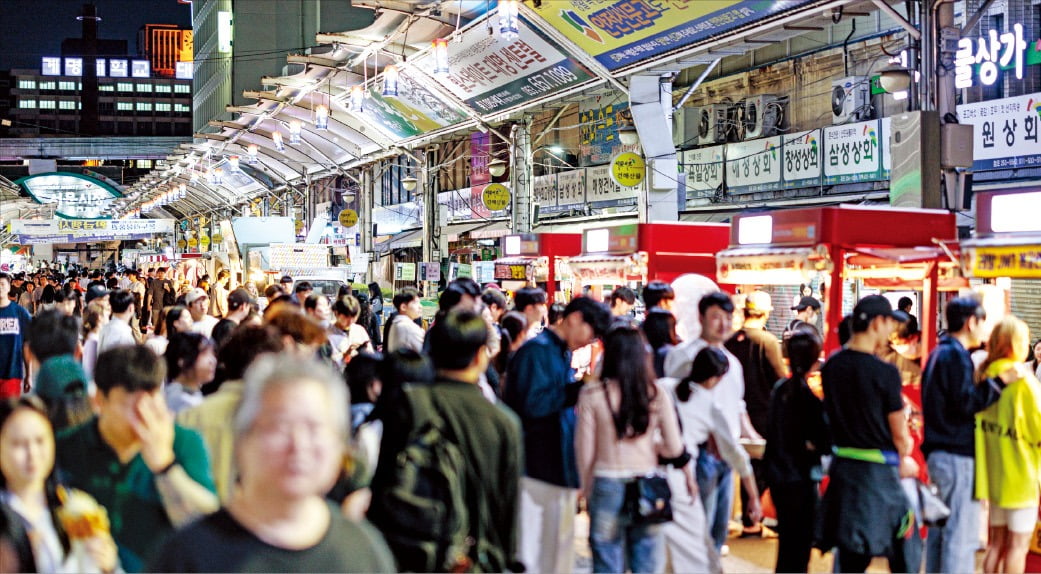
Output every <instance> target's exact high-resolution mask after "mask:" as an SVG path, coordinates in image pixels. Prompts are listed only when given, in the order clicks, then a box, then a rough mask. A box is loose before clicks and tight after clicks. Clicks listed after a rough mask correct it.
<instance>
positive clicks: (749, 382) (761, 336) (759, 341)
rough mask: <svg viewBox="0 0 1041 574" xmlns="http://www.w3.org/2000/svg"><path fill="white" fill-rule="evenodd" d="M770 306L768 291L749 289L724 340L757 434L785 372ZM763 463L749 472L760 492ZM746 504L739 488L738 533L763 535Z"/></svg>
mask: <svg viewBox="0 0 1041 574" xmlns="http://www.w3.org/2000/svg"><path fill="white" fill-rule="evenodd" d="M773 309H774V307H773V302H772V300H771V298H770V294H769V293H767V292H766V291H760V290H755V291H752V292H751V293H749V294H748V295H747V296H746V297H745V301H744V324H743V325H742V326H741V328H740V329H739V330H738V331H737V332H736V333H734V335H733V336H732V337H730V339H728V340H727V342H726V343H724V344H723V346H724V347H726V349H727V350H728V351H730V352H731V353H733V354H734V356H735V357H737V360H738V361H740V362H741V366H742V367H743V368H744V369H743V370H744V379H745V394H744V401H745V406H746V408H747V411H748V418H749V420H751V422H752V427H753V428H755V430H756V432H758V433H759V434H760V435H765V434H766V431H767V426H768V423H769V420H770V392H771V391H772V390H773V388H774V385H775V384H776V383H777V381H778V380H780V379H781V378H782V377H784V376H785V375H786V374H787V372H788V370H787V369H786V368H785V366H784V358H783V357H782V356H781V342H780V341H779V340H778V339H777V337H776V336H775V335H774V334H773V333H771V332H769V331H767V330H766V322H767V321H768V320H769V319H770V312H771V311H773ZM762 463H763V461H762V460H761V459H754V460H752V472H753V474H754V475H755V481H756V485H757V487H758V489H759V492H763V490H765V488H766V482H765V480H764V478H765V476H764V474H763V470H764V467H763V464H762ZM748 507H749V505H748V493H747V492H746V491H745V489H741V508H742V512H741V522H742V525H743V526H744V529H743V531H742V532H741V536H742V537H746V536H755V537H759V536H762V535H763V533H764V532H765V531H764V530H763V526H762V525H761V524H760V523H759V521H757V520H753V519H752V516H750V515H749V513H748V512H747V510H745V509H747V508H748Z"/></svg>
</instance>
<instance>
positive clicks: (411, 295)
mask: <svg viewBox="0 0 1041 574" xmlns="http://www.w3.org/2000/svg"><path fill="white" fill-rule="evenodd" d="M418 298H419V291H417V290H416V288H415V287H405V288H404V289H402V290H401V291H398V292H397V293H395V294H394V301H393V302H394V309H395V310H397V309H400V308H401V306H402V305H407V304H408V303H411V302H412V301H414V300H416V299H418Z"/></svg>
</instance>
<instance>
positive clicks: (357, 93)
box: [351, 84, 365, 114]
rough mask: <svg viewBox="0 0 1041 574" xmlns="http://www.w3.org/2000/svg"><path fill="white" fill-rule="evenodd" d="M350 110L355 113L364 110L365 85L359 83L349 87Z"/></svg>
mask: <svg viewBox="0 0 1041 574" xmlns="http://www.w3.org/2000/svg"><path fill="white" fill-rule="evenodd" d="M351 111H352V112H354V113H356V114H358V113H361V112H364V111H365V87H364V86H362V85H361V84H356V85H355V86H354V87H352V88H351Z"/></svg>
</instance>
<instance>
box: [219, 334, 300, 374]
mask: <svg viewBox="0 0 1041 574" xmlns="http://www.w3.org/2000/svg"><path fill="white" fill-rule="evenodd" d="M283 347H284V345H283V344H282V335H281V334H280V333H279V332H278V329H275V328H274V327H270V326H263V327H262V326H259V325H242V326H240V327H237V328H236V329H234V330H233V331H232V332H231V336H230V337H229V338H228V340H226V341H225V342H224V344H223V345H221V348H220V351H218V357H217V358H218V359H219V360H220V364H221V365H222V366H223V367H224V376H225V380H229V381H232V380H237V379H241V378H242V376H243V375H245V374H246V369H248V368H249V366H250V365H252V364H253V361H254V360H256V358H257V357H259V356H260V355H263V354H264V353H278V352H281V351H282V348H283Z"/></svg>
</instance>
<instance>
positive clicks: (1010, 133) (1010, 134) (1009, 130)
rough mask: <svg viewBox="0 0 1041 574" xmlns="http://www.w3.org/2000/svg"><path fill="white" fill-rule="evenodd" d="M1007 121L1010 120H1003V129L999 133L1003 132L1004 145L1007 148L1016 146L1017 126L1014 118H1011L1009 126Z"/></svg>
mask: <svg viewBox="0 0 1041 574" xmlns="http://www.w3.org/2000/svg"><path fill="white" fill-rule="evenodd" d="M1009 121H1010V120H1005V127H1004V128H1002V130H1001V131H1003V132H1005V145H1007V146H1008V147H1012V146H1013V145H1015V144H1016V126H1017V124H1016V120H1015V118H1013V119H1012V120H1011V122H1012V125H1011V126H1010V125H1009Z"/></svg>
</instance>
